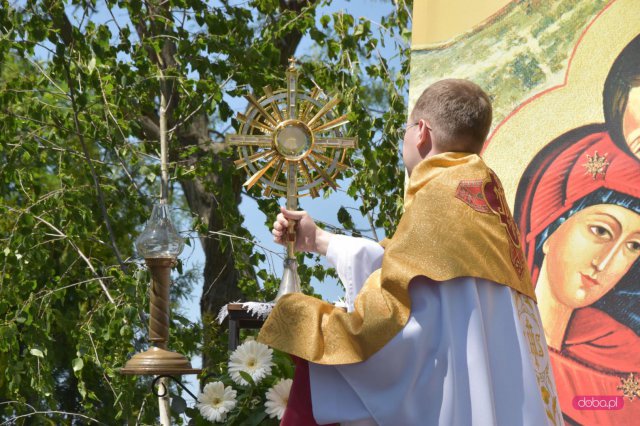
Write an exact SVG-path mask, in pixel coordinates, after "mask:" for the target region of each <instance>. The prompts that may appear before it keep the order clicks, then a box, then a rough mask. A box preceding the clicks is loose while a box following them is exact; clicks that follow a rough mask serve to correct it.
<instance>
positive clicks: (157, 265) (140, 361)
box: [120, 200, 202, 425]
mask: <svg viewBox="0 0 640 426" xmlns="http://www.w3.org/2000/svg"><path fill="white" fill-rule="evenodd" d="M136 246H137V248H138V252H139V253H140V254H142V255H143V256H144V258H145V262H146V264H147V267H148V268H149V271H150V272H151V289H150V290H151V292H150V293H151V298H150V299H151V300H150V307H149V313H150V316H149V340H150V341H151V342H152V344H153V346H152V347H151V348H149V349H148V350H146V351H144V352H141V353H138V354H135V355H134V356H133V357H132V358H131V359H130V360H129V361H127V363H126V364H125V366H124V367H123V368H121V369H120V373H121V374H130V375H155V376H158V377H157V378H156V379H155V380H154V381H153V384H152V386H153V393H154V395H156V396H157V397H158V398H159V404H160V420H161V423H162V424H163V425H164V424H171V420H170V415H169V392H168V387H167V384H166V378H167V377H171V378H172V379H173V380H175V381H176V382H177V383H178V384H179V385H180V386H181V387H182V388H184V386H183V385H182V383H180V381H179V380H178V379H176V378H175V377H172V376H173V375H182V374H198V373H200V372H201V371H202V370H200V369H197V368H192V367H191V363H190V362H189V360H188V359H187V358H186V357H185V356H183V355H181V354H179V353H177V352H172V351H170V350H168V349H167V347H168V342H169V324H170V316H169V308H170V297H169V288H170V285H171V268H172V267H173V266H174V265H175V264H176V258H177V256H178V255H179V254H180V253H181V252H182V249H183V247H184V241H183V240H182V238H181V237H180V235H179V234H178V232H177V231H176V229H175V227H174V226H173V223H172V222H171V218H170V214H169V208H168V206H167V204H166V203H165V202H164V200H161V201H160V203H159V204H156V205H155V206H154V207H153V212H152V213H151V217H150V218H149V221H148V222H147V225H146V227H145V229H144V230H143V231H142V233H141V234H140V235H139V236H138V238H137V239H136ZM155 385H159V386H161V387H162V388H163V392H162V393H158V392H156V391H155ZM189 393H191V392H189Z"/></svg>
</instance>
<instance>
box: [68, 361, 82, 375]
mask: <svg viewBox="0 0 640 426" xmlns="http://www.w3.org/2000/svg"><path fill="white" fill-rule="evenodd" d="M71 367H72V368H73V371H74V372H76V373H77V372H78V371H80V370H82V368H83V367H84V361H82V358H74V359H73V361H71Z"/></svg>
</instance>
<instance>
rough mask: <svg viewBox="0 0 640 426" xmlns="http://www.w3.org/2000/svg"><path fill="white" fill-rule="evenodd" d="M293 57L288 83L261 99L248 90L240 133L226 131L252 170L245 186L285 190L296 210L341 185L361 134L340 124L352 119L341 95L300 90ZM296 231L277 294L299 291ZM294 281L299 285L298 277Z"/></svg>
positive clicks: (277, 192) (241, 164) (275, 191)
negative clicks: (342, 108)
mask: <svg viewBox="0 0 640 426" xmlns="http://www.w3.org/2000/svg"><path fill="white" fill-rule="evenodd" d="M289 62H290V66H289V68H288V70H287V73H286V76H287V89H286V90H278V91H275V92H274V91H273V90H272V89H271V87H269V86H267V87H265V88H264V93H265V96H263V97H262V98H260V99H256V98H255V97H254V96H253V95H250V94H249V95H247V96H246V98H247V100H248V101H249V107H248V108H247V111H246V112H245V113H244V114H240V113H239V114H238V115H237V118H238V120H239V121H240V122H241V123H242V125H241V126H240V129H239V131H238V134H236V135H227V136H226V141H227V143H229V144H230V145H236V146H238V148H239V149H238V151H239V155H240V159H238V160H236V162H235V164H236V166H237V167H238V168H243V167H244V168H245V169H246V170H247V172H248V174H249V178H248V179H247V181H246V182H245V183H244V185H245V186H246V187H247V189H250V188H251V187H253V186H254V185H256V184H257V185H260V186H262V187H263V188H264V191H263V193H264V195H265V196H269V195H272V194H273V195H282V196H285V197H286V199H287V203H286V204H287V209H289V210H295V209H297V208H298V198H299V197H302V196H305V195H311V196H312V197H317V196H318V195H319V190H320V189H321V188H322V187H324V186H331V187H332V188H334V189H335V188H337V184H336V178H337V175H338V174H339V173H340V172H341V171H344V170H346V169H347V168H348V166H347V165H345V164H344V161H345V158H346V153H347V149H348V148H355V147H356V144H357V138H348V137H343V134H342V133H343V132H342V130H341V128H342V127H343V126H344V125H345V124H347V123H348V122H349V120H348V118H347V115H346V114H344V115H341V116H339V117H335V114H334V108H335V107H336V106H337V105H338V104H339V102H340V99H339V97H338V96H335V97H333V98H332V99H330V100H329V101H327V102H326V103H323V102H322V101H321V100H320V95H321V93H322V92H321V90H319V89H318V88H316V89H314V90H313V91H311V93H310V94H307V93H304V92H302V91H300V90H298V89H299V88H298V71H297V69H296V67H295V61H294V60H293V59H290V60H289ZM292 235H295V234H294V233H293V224H291V229H290V235H289V243H288V246H287V259H286V260H285V277H284V278H283V282H282V284H281V286H280V291H279V292H278V297H280V296H281V295H282V294H285V293H289V292H292V291H296V290H295V289H294V290H291V289H289V290H287V289H285V288H284V287H286V286H288V285H289V284H291V283H289V284H286V283H285V281H287V271H288V270H289V272H290V273H291V274H294V275H295V277H297V272H296V271H295V268H296V267H297V266H296V264H295V253H294V249H293V248H294V245H295V244H294V243H295V240H294V239H293V237H292ZM294 281H295V280H294ZM294 284H295V285H297V291H300V290H299V283H294ZM295 285H294V287H295ZM276 299H277V298H276Z"/></svg>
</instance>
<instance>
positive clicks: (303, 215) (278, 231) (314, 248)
mask: <svg viewBox="0 0 640 426" xmlns="http://www.w3.org/2000/svg"><path fill="white" fill-rule="evenodd" d="M289 221H295V230H296V246H295V249H296V251H304V252H314V253H318V254H322V255H325V254H327V247H328V246H329V239H330V238H331V237H332V236H333V234H332V233H331V232H328V231H325V230H324V229H321V228H318V226H317V225H316V223H315V222H314V220H313V218H312V217H311V216H309V214H308V213H307V212H305V211H303V210H296V211H292V210H287V209H285V208H284V207H280V214H278V217H277V218H276V221H275V222H273V230H272V231H271V233H272V234H273V241H275V242H276V243H278V244H281V245H283V246H286V245H287V228H288V227H289Z"/></svg>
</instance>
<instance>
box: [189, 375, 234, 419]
mask: <svg viewBox="0 0 640 426" xmlns="http://www.w3.org/2000/svg"><path fill="white" fill-rule="evenodd" d="M235 406H236V391H235V390H233V388H232V387H231V386H225V385H224V383H222V382H213V383H207V384H206V385H205V387H204V389H202V393H201V394H200V395H198V403H197V404H196V407H198V409H199V410H200V414H202V417H204V418H205V419H207V420H210V421H212V422H224V421H225V420H226V418H227V413H228V412H229V411H231V410H233V408H234V407H235Z"/></svg>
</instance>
